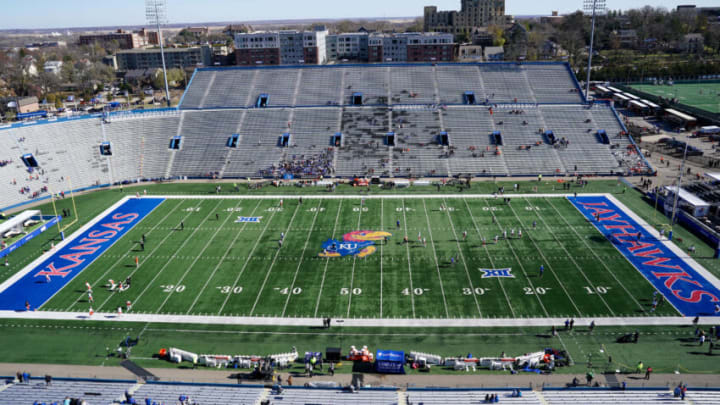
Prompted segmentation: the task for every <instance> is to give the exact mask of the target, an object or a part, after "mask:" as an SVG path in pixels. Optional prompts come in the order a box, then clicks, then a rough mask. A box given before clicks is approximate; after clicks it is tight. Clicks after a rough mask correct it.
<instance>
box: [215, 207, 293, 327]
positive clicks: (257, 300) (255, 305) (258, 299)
mask: <svg viewBox="0 0 720 405" xmlns="http://www.w3.org/2000/svg"><path fill="white" fill-rule="evenodd" d="M299 209H300V204H298V205H296V206H295V212H293V215H292V218H290V223H289V224H288V226H287V230H285V236H288V235H289V234H290V228H291V227H292V223H293V221H295V215H297V213H298V210H299ZM281 250H282V247H279V248H278V250H277V251H276V252H275V257H273V260H272V263H270V268H269V269H268V271H267V273H265V280H263V283H262V285H261V286H260V290H259V291H258V294H257V297H255V303H254V304H253V306H252V308H251V309H250V314H249V315H250V316H252V314H253V312H255V307H257V304H258V302H259V301H260V296H261V295H262V292H263V290H264V289H265V284H266V283H267V281H268V278H270V273H272V269H273V266H275V261H276V260H277V258H278V255H279V254H280V251H281ZM288 293H289V294H292V291H289V292H288ZM228 295H229V294H228Z"/></svg>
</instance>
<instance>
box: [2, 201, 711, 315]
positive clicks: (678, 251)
mask: <svg viewBox="0 0 720 405" xmlns="http://www.w3.org/2000/svg"><path fill="white" fill-rule="evenodd" d="M572 196H574V194H567V193H563V194H513V195H503V196H502V197H503V198H512V199H515V198H536V197H541V198H553V197H554V198H567V197H572ZM580 196H584V197H588V196H594V197H605V198H607V199H608V200H610V201H611V202H612V203H613V204H615V205H616V206H617V207H618V208H620V209H621V210H623V211H624V212H625V213H626V214H627V215H628V216H629V217H631V218H632V219H633V220H634V221H636V222H637V223H638V225H639V226H640V227H642V228H643V229H644V230H645V231H646V232H648V233H649V234H651V235H653V236H654V237H655V238H657V239H658V240H659V241H660V242H661V243H662V244H663V245H665V246H666V247H668V249H670V250H671V251H672V252H673V253H675V254H676V255H678V257H679V258H681V259H682V260H684V261H685V262H686V263H687V264H688V265H689V266H690V267H692V268H693V269H694V270H695V271H697V272H698V274H700V275H701V276H703V277H704V278H705V279H706V280H707V281H708V282H709V283H711V284H712V285H713V286H715V287H716V288H720V280H718V278H717V277H715V276H714V275H713V274H712V273H710V272H709V271H708V270H707V269H705V268H704V267H703V266H702V265H700V264H699V263H698V262H696V261H695V260H693V259H692V258H691V257H689V256H688V255H687V254H686V253H685V252H683V250H682V249H680V248H679V247H677V246H676V245H675V244H674V243H672V242H671V241H669V240H667V239H662V240H661V239H660V233H659V232H658V231H657V230H655V228H653V226H652V225H650V224H648V223H647V222H646V221H644V220H643V219H642V218H640V217H639V216H638V215H637V214H635V213H634V212H633V211H632V210H630V209H629V208H628V207H627V206H625V205H624V204H623V203H621V202H620V201H619V200H617V199H616V198H615V197H613V196H612V194H609V193H587V194H581V195H580ZM299 197H301V195H263V196H243V195H238V196H220V195H207V196H204V195H200V196H187V195H170V196H166V195H148V196H141V197H140V198H164V199H172V200H176V199H227V200H231V199H248V200H271V199H280V198H282V199H288V200H292V199H294V198H299ZM495 197H497V198H499V197H501V196H500V195H494V194H452V195H448V194H393V195H374V196H363V195H310V196H307V195H302V198H303V200H311V199H328V200H342V199H361V198H365V199H381V200H384V199H388V200H402V199H413V198H422V199H437V200H440V199H465V198H485V199H490V198H495ZM130 198H136V197H130V196H127V197H124V198H122V199H121V200H120V201H118V202H117V203H115V204H113V205H112V206H111V207H110V208H108V209H107V210H105V211H103V212H102V213H101V214H99V215H98V216H97V217H95V218H94V219H92V220H91V221H90V222H88V223H87V224H85V225H84V226H82V227H81V228H80V229H78V230H77V231H76V232H74V233H73V234H72V235H71V236H70V237H68V238H66V239H65V240H64V241H63V242H61V243H60V244H58V245H57V246H56V249H59V248H61V247H62V246H64V245H65V244H67V243H70V242H72V241H73V240H74V239H76V238H77V237H78V236H79V235H80V234H81V233H82V232H84V231H86V230H87V229H89V228H90V227H92V226H94V225H95V224H96V223H97V222H98V221H100V220H101V219H102V218H104V217H105V216H107V215H108V214H109V213H110V212H112V210H114V209H116V208H117V207H119V206H120V205H122V204H123V203H125V201H127V200H128V199H130ZM52 254H54V252H53V251H50V252H47V253H45V254H43V255H42V256H41V257H39V258H38V259H36V260H35V261H33V262H32V263H31V264H29V265H27V266H26V267H25V268H24V269H23V270H21V271H20V272H18V273H17V274H16V275H15V276H13V277H11V278H10V279H8V280H6V281H5V282H4V283H3V284H2V285H0V292H2V291H3V290H4V289H6V288H8V286H10V285H12V283H14V282H15V281H16V280H17V279H19V278H21V277H23V276H24V275H25V274H27V273H28V272H30V271H32V270H33V269H35V267H36V266H37V265H39V264H40V263H41V262H42V261H44V260H45V259H47V258H48V257H50V256H51V255H52ZM11 280H12V281H11ZM0 319H26V320H57V321H60V320H65V321H68V320H92V321H106V322H149V323H184V324H207V325H256V326H319V325H321V324H322V322H323V320H324V319H325V318H318V317H293V318H290V317H265V316H262V317H254V316H219V315H210V314H198V315H183V314H145V313H132V312H131V313H125V314H122V315H118V314H116V313H115V312H107V313H106V312H96V313H95V314H94V315H92V316H90V315H88V314H87V313H85V312H63V311H58V312H55V311H0ZM565 319H566V318H564V317H563V318H555V317H544V318H541V317H538V318H340V319H333V320H332V322H333V324H335V325H337V326H348V327H524V326H535V327H542V326H548V325H562V324H563V323H564V322H565ZM574 319H575V321H576V322H577V324H578V325H580V326H582V325H589V324H590V322H593V321H594V322H595V325H597V326H661V325H689V324H690V320H689V317H684V316H666V317H660V316H637V317H599V318H574ZM337 321H342V322H341V323H337ZM717 321H718V318H717V317H713V316H706V317H701V318H700V320H699V324H702V325H715V324H716V323H717Z"/></svg>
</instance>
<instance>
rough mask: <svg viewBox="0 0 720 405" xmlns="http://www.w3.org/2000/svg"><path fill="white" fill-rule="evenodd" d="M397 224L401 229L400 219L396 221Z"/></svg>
mask: <svg viewBox="0 0 720 405" xmlns="http://www.w3.org/2000/svg"><path fill="white" fill-rule="evenodd" d="M395 225H397V228H398V229H400V220H399V219H398V220H397V221H395Z"/></svg>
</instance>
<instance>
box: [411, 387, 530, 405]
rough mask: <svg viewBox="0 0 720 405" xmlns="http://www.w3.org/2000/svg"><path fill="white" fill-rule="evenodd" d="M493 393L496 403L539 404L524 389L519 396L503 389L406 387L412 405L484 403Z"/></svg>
mask: <svg viewBox="0 0 720 405" xmlns="http://www.w3.org/2000/svg"><path fill="white" fill-rule="evenodd" d="M492 394H495V395H497V397H498V403H502V404H505V403H508V404H527V405H540V404H542V403H543V402H541V401H540V399H539V398H538V396H537V395H536V393H535V392H533V391H529V390H525V391H522V396H521V397H513V396H512V391H510V390H508V389H503V390H492V389H488V390H484V389H483V390H462V389H457V390H456V389H451V390H432V389H418V390H413V389H408V391H407V400H408V404H413V405H436V404H437V405H441V404H482V403H486V402H485V398H486V396H487V395H492Z"/></svg>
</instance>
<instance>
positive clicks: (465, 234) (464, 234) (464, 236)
mask: <svg viewBox="0 0 720 405" xmlns="http://www.w3.org/2000/svg"><path fill="white" fill-rule="evenodd" d="M462 235H463V240H465V239H467V231H463V234H462Z"/></svg>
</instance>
